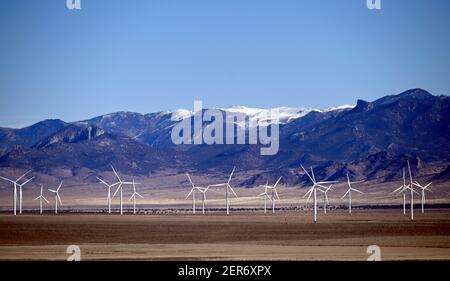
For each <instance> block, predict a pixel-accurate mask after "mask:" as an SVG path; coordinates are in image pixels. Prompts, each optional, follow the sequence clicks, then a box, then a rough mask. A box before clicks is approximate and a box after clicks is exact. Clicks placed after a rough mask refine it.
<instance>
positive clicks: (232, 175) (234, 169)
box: [228, 166, 236, 184]
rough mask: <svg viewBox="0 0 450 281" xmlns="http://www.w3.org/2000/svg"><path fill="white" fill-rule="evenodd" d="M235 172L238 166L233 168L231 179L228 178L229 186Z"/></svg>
mask: <svg viewBox="0 0 450 281" xmlns="http://www.w3.org/2000/svg"><path fill="white" fill-rule="evenodd" d="M234 170H236V166H234V167H233V171H231V174H230V177H229V178H228V184H230V181H231V178H232V177H233V174H234Z"/></svg>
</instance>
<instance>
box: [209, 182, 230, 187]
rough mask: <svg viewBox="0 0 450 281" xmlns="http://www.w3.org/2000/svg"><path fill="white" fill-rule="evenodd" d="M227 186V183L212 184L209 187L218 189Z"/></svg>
mask: <svg viewBox="0 0 450 281" xmlns="http://www.w3.org/2000/svg"><path fill="white" fill-rule="evenodd" d="M224 185H227V184H226V183H217V184H210V185H208V187H218V186H224Z"/></svg>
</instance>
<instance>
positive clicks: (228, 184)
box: [208, 167, 238, 215]
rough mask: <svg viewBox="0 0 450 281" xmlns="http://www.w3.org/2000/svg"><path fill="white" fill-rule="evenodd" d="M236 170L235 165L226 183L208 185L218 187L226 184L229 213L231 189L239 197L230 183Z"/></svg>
mask: <svg viewBox="0 0 450 281" xmlns="http://www.w3.org/2000/svg"><path fill="white" fill-rule="evenodd" d="M235 170H236V167H233V170H232V171H231V174H230V177H229V178H228V181H227V182H225V183H219V184H212V185H209V186H208V187H217V186H225V207H226V209H227V215H229V214H230V198H229V191H231V192H232V193H233V194H234V196H235V197H236V198H237V197H238V196H237V195H236V192H234V190H233V188H232V187H231V185H230V181H231V178H232V177H233V174H234V171H235Z"/></svg>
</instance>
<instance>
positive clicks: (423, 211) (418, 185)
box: [414, 182, 432, 214]
mask: <svg viewBox="0 0 450 281" xmlns="http://www.w3.org/2000/svg"><path fill="white" fill-rule="evenodd" d="M431 184H432V182H430V183H429V184H427V185H425V186H422V185H420V184H419V183H418V182H415V183H414V185H415V186H417V187H419V188H420V189H421V190H422V214H423V213H425V210H424V205H425V190H426V191H430V192H431V190H429V189H428V187H429V186H430V185H431Z"/></svg>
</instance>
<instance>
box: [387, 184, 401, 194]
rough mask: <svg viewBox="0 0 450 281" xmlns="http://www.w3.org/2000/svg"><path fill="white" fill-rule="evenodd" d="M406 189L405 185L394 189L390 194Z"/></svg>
mask: <svg viewBox="0 0 450 281" xmlns="http://www.w3.org/2000/svg"><path fill="white" fill-rule="evenodd" d="M403 189H404V186H400V187H399V188H397V189H396V190H394V191H392V192H391V193H390V194H394V193H397V192H401V191H402V190H403Z"/></svg>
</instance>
